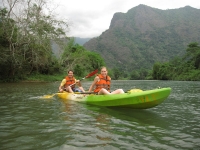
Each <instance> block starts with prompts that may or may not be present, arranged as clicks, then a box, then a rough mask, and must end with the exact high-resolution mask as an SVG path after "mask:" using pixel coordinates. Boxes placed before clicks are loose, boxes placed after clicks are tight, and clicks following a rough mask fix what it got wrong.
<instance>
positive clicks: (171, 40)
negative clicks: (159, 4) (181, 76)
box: [83, 5, 200, 72]
mask: <svg viewBox="0 0 200 150" xmlns="http://www.w3.org/2000/svg"><path fill="white" fill-rule="evenodd" d="M199 16H200V10H199V9H196V8H192V7H190V6H186V7H183V8H179V9H168V10H160V9H156V8H151V7H149V6H146V5H138V6H136V7H134V8H132V9H130V10H128V12H127V13H115V14H114V16H113V18H112V20H111V24H110V27H109V29H108V30H106V31H105V32H103V33H102V34H101V35H100V36H99V37H96V38H93V39H91V40H89V41H88V42H86V43H85V44H84V45H83V46H84V47H85V48H86V49H88V50H91V51H95V52H98V53H100V54H101V56H102V57H103V58H104V60H105V62H106V65H107V66H108V67H109V68H118V69H122V71H125V72H126V71H128V72H129V71H132V70H135V69H136V70H138V69H141V68H144V69H152V66H153V64H154V63H155V62H157V61H159V62H165V61H168V60H170V59H172V58H173V57H175V56H181V55H183V54H184V53H185V50H186V47H187V45H188V44H189V43H191V42H199V41H200V18H199Z"/></svg>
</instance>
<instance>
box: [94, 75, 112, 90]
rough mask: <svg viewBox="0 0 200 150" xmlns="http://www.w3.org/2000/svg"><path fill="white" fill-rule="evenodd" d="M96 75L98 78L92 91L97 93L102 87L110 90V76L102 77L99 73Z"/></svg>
mask: <svg viewBox="0 0 200 150" xmlns="http://www.w3.org/2000/svg"><path fill="white" fill-rule="evenodd" d="M98 77H99V79H100V80H99V81H97V82H96V88H95V90H94V92H96V93H98V92H99V91H100V90H101V89H102V88H104V89H106V90H107V91H109V92H110V82H111V78H110V77H109V76H106V78H104V77H103V76H102V75H101V74H99V75H98Z"/></svg>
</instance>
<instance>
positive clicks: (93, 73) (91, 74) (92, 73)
mask: <svg viewBox="0 0 200 150" xmlns="http://www.w3.org/2000/svg"><path fill="white" fill-rule="evenodd" d="M97 72H98V69H96V70H95V71H93V72H91V73H90V74H88V75H87V76H85V77H84V78H82V79H81V80H80V81H82V80H84V79H85V78H89V77H92V76H93V75H95V74H96V73H97ZM74 84H76V83H73V84H71V85H69V86H72V85H74Z"/></svg>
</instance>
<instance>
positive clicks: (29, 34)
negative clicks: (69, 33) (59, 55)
mask: <svg viewBox="0 0 200 150" xmlns="http://www.w3.org/2000/svg"><path fill="white" fill-rule="evenodd" d="M3 5H4V6H5V8H1V9H0V12H1V16H0V17H1V18H0V21H1V22H0V28H1V31H2V32H1V33H0V40H1V41H0V43H4V44H1V46H0V47H1V48H2V49H3V50H2V51H1V56H3V61H2V59H1V60H0V61H1V62H3V63H1V67H2V66H3V67H4V68H5V69H6V71H4V74H3V75H2V76H4V77H5V76H7V77H9V78H13V79H14V78H17V77H20V78H21V77H22V76H24V75H28V74H31V73H33V72H36V73H44V74H48V73H49V72H50V71H49V69H50V68H51V67H52V66H53V65H54V64H57V63H56V62H55V61H56V59H54V57H53V56H52V49H51V41H52V40H53V41H55V42H58V43H59V45H60V43H62V42H63V40H62V38H65V37H66V30H65V29H66V28H68V24H67V23H66V22H64V21H61V20H58V19H57V18H56V17H55V16H54V15H53V14H51V13H50V11H49V12H47V10H48V9H46V8H45V7H46V6H47V2H46V0H28V1H18V0H14V1H3ZM19 10H20V11H19ZM3 39H4V40H6V42H4V41H3ZM4 77H3V78H4Z"/></svg>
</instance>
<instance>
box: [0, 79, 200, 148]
mask: <svg viewBox="0 0 200 150" xmlns="http://www.w3.org/2000/svg"><path fill="white" fill-rule="evenodd" d="M59 84H60V83H59V82H52V83H42V82H41V83H32V82H30V83H28V82H27V83H1V84H0V139H1V140H0V149H1V150H19V149H20V150H27V149H34V150H35V149H37V150H40V149H41V150H43V149H48V150H80V149H84V150H86V149H87V150H88V149H89V150H90V149H91V150H93V149H95V150H104V149H108V150H111V149H114V150H129V149H130V150H133V149H137V150H156V149H158V150H190V149H191V150H200V82H190V81H187V82H183V81H135V80H129V81H113V82H112V87H111V88H112V89H113V90H114V89H117V88H123V89H124V90H125V91H127V90H129V89H133V88H139V89H142V90H150V89H155V88H158V87H161V88H162V87H171V88H172V92H171V94H170V96H169V97H168V98H167V99H166V100H165V101H164V102H163V103H162V104H160V105H158V106H156V107H154V108H150V109H146V110H133V109H125V108H120V109H119V108H118V109H116V108H106V107H96V106H90V105H86V104H81V103H78V102H74V101H68V102H67V103H63V101H62V100H60V99H59V98H57V97H56V96H54V97H52V98H49V99H41V97H42V96H43V95H47V94H54V93H56V92H57V90H58V86H59ZM82 84H83V86H84V88H85V89H86V90H87V89H88V88H89V86H90V84H91V81H83V82H82Z"/></svg>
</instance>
